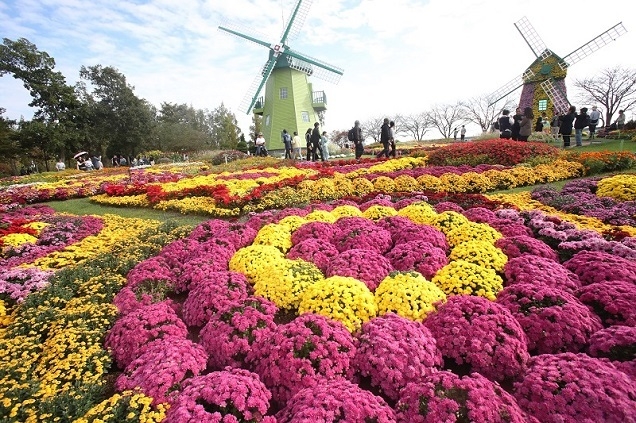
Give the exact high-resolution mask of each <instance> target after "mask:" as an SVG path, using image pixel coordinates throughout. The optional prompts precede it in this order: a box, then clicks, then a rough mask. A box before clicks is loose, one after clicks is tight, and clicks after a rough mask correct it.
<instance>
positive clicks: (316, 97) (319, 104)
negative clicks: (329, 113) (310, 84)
mask: <svg viewBox="0 0 636 423" xmlns="http://www.w3.org/2000/svg"><path fill="white" fill-rule="evenodd" d="M312 103H313V104H312V105H313V107H314V110H315V111H317V112H324V111H325V110H327V95H326V94H325V92H324V91H314V92H313V93H312Z"/></svg>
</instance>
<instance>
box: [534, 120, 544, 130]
mask: <svg viewBox="0 0 636 423" xmlns="http://www.w3.org/2000/svg"><path fill="white" fill-rule="evenodd" d="M534 132H543V118H542V117H541V116H539V117H538V118H537V121H536V123H535V124H534Z"/></svg>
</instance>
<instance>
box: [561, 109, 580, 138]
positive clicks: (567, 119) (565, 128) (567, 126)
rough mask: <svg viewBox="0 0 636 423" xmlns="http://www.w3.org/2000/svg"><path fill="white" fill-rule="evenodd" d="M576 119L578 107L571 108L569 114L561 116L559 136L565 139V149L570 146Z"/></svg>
mask: <svg viewBox="0 0 636 423" xmlns="http://www.w3.org/2000/svg"><path fill="white" fill-rule="evenodd" d="M575 118H576V107H575V106H570V109H569V110H568V112H567V113H566V114H564V115H561V116H559V134H561V137H562V138H563V147H569V146H570V136H571V135H572V126H573V125H574V119H575Z"/></svg>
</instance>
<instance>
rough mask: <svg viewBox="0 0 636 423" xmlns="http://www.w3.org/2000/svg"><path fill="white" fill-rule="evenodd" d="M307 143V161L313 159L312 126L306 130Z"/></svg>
mask: <svg viewBox="0 0 636 423" xmlns="http://www.w3.org/2000/svg"><path fill="white" fill-rule="evenodd" d="M305 145H306V146H307V161H311V128H307V132H305Z"/></svg>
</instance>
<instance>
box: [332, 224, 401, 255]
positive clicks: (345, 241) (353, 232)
mask: <svg viewBox="0 0 636 423" xmlns="http://www.w3.org/2000/svg"><path fill="white" fill-rule="evenodd" d="M338 223H340V222H338ZM338 223H337V224H338ZM333 244H334V245H335V246H336V248H337V249H338V251H340V252H343V251H348V250H352V249H359V250H370V251H377V252H378V253H379V254H384V253H386V252H387V251H389V249H390V248H391V246H392V245H393V240H392V239H391V233H390V232H389V231H387V230H384V229H382V228H379V227H377V226H376V225H374V224H373V223H372V222H370V224H369V225H367V226H360V227H353V228H346V227H342V228H341V229H340V230H339V231H337V232H336V233H335V234H334V236H333Z"/></svg>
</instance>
